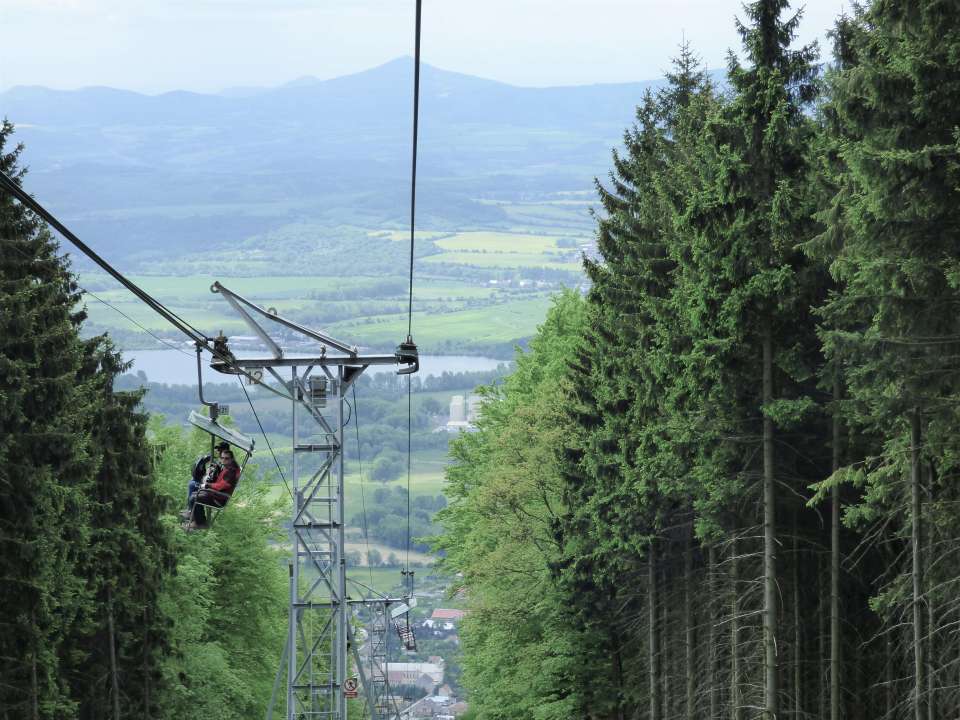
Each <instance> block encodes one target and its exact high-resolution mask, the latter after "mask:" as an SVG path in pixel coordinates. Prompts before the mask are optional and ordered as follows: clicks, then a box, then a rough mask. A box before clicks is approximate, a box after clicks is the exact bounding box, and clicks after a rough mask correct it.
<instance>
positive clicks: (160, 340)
mask: <svg viewBox="0 0 960 720" xmlns="http://www.w3.org/2000/svg"><path fill="white" fill-rule="evenodd" d="M8 247H11V248H13V249H14V250H16V251H17V252H18V253H20V254H21V255H23V257H25V258H26V259H27V260H30V261H33V260H35V258H34V257H32V256H31V255H29V254H28V253H27V252H25V251H24V250H23V249H22V248H19V247H17V246H16V245H15V244H12V245H9V246H8ZM76 286H77V288H78V289H79V290H80V291H81V292H82V293H83V294H84V295H89V296H90V297H92V298H93V299H94V300H96V301H97V302H98V303H100V304H101V305H103V306H105V307H108V308H110V309H111V310H113V311H114V312H115V313H117V314H118V315H120V316H121V317H123V318H126V319H127V320H129V321H130V322H131V323H133V324H134V325H136V326H137V327H138V328H140V329H141V330H143V331H144V332H145V333H146V334H147V335H149V336H150V337H152V338H153V339H154V340H156V341H157V342H158V343H160V344H161V345H166V346H167V347H168V348H170V349H171V350H174V351H176V352H178V353H180V354H181V355H186V356H187V357H191V358H192V357H193V355H192V354H191V353H188V352H187V351H186V350H184V349H183V348H179V347H177V346H176V345H172V344H171V343H169V342H167V341H166V340H164V339H163V338H162V337H160V336H159V335H157V334H155V333H154V332H152V331H151V330H150V329H149V328H147V327H145V326H143V325H141V324H140V323H139V322H137V321H136V320H134V319H133V318H132V317H130V316H129V315H127V314H126V313H125V312H124V311H123V310H121V309H120V308H118V307H117V306H116V305H114V304H113V303H109V302H107V301H106V300H104V299H103V298H102V297H100V296H99V295H97V294H96V293H95V292H93V291H92V290H87V288H85V287H84V286H83V285H81V284H80V283H76Z"/></svg>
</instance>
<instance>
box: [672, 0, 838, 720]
mask: <svg viewBox="0 0 960 720" xmlns="http://www.w3.org/2000/svg"><path fill="white" fill-rule="evenodd" d="M787 9H788V3H787V2H786V0H758V1H757V2H753V3H749V4H747V5H746V6H745V11H746V15H747V24H740V23H738V30H739V32H740V36H741V38H742V41H743V49H744V53H745V56H746V60H747V64H746V65H742V64H741V63H740V62H739V60H738V59H737V58H736V57H735V56H734V55H733V54H731V56H730V62H729V70H728V76H729V80H730V84H731V86H732V91H733V95H732V98H731V100H730V102H729V103H727V104H726V105H725V106H724V107H723V108H722V110H721V111H720V112H719V113H718V114H717V115H716V116H715V117H714V119H713V120H712V121H711V122H710V123H709V124H708V129H707V132H706V133H705V135H704V145H703V154H702V156H701V164H702V167H703V172H704V174H705V176H706V177H705V178H704V183H703V187H704V189H703V191H702V192H700V193H698V194H697V195H695V196H694V197H693V198H692V202H691V203H690V204H689V205H688V207H687V211H686V213H685V215H684V219H683V221H684V223H685V225H686V227H688V228H689V231H690V233H691V246H690V249H689V257H690V262H689V263H688V264H686V265H685V266H684V268H683V270H682V274H683V280H682V282H683V283H684V284H687V283H689V287H688V290H687V291H686V292H685V295H686V296H687V297H689V298H693V299H694V301H693V302H690V303H688V304H687V320H686V322H687V324H688V327H690V328H691V334H692V335H693V351H692V353H691V358H692V359H694V360H695V361H696V362H697V363H698V364H699V365H700V371H699V372H695V373H694V375H695V376H697V375H698V376H699V377H700V378H701V392H700V393H699V396H700V397H701V398H703V400H704V406H703V407H704V412H705V413H706V414H708V415H710V416H712V417H713V418H714V423H715V430H714V435H715V438H716V441H717V442H716V443H715V445H714V448H713V452H714V460H713V461H712V462H711V463H710V466H711V467H712V470H711V472H710V473H709V475H712V476H713V477H714V480H713V481H712V485H713V486H714V487H716V490H714V491H713V492H717V491H719V493H720V495H721V496H720V497H719V498H717V500H716V501H715V502H714V503H713V504H714V505H715V506H716V507H717V508H722V507H724V506H727V507H728V509H731V510H732V509H733V506H732V505H731V504H730V503H729V499H733V498H734V497H736V496H739V495H740V494H741V490H740V489H738V488H737V485H727V486H724V484H721V485H720V486H719V487H717V484H716V479H715V478H716V477H717V475H718V474H719V475H720V476H721V477H723V476H729V475H735V476H736V475H739V476H740V478H741V480H740V482H741V483H744V484H745V487H747V486H754V487H757V486H758V489H759V491H760V492H759V504H760V506H761V507H762V509H763V510H762V523H761V524H762V527H763V532H762V536H763V549H762V585H763V602H762V608H761V609H762V612H761V617H762V620H763V622H762V625H763V634H762V637H763V667H764V674H763V679H762V682H760V683H757V684H758V685H759V686H760V687H762V688H763V698H762V702H760V703H759V704H761V706H762V707H763V708H764V711H763V716H764V717H765V718H767V719H768V720H773V719H774V718H776V717H779V712H780V710H779V707H780V692H779V687H780V680H781V664H782V657H783V655H782V652H781V650H780V649H781V648H782V647H783V646H784V645H785V639H784V638H783V637H782V636H781V633H780V630H779V622H780V618H781V613H780V604H779V599H780V595H779V591H778V583H779V580H780V577H779V574H778V565H779V564H781V563H780V561H778V555H779V552H778V548H779V547H780V541H779V539H778V535H779V533H780V528H779V523H780V521H779V520H778V512H777V511H778V507H780V506H782V505H783V501H782V500H781V499H780V498H778V494H779V493H778V490H777V488H778V482H779V483H782V482H783V481H784V479H786V478H788V477H790V476H799V477H801V478H802V477H804V476H805V475H808V474H809V473H812V472H813V469H812V468H809V467H806V468H803V469H801V468H800V467H798V463H800V464H803V463H802V462H801V461H800V458H802V457H803V454H802V453H795V454H794V453H789V452H788V453H782V452H780V453H778V449H777V437H776V436H777V432H778V429H779V430H780V431H781V432H783V431H787V430H793V431H794V432H796V429H797V428H798V426H800V425H802V424H803V423H804V422H806V421H808V419H809V414H810V411H811V410H812V409H813V408H814V407H815V402H814V399H813V398H812V397H811V393H812V392H813V390H815V388H814V386H813V378H814V372H815V369H816V367H817V365H818V357H817V353H816V347H817V343H816V337H815V335H814V323H813V321H812V317H811V315H810V312H809V308H810V307H811V306H812V305H814V304H815V303H816V302H817V299H818V293H820V292H822V282H821V280H820V279H819V277H818V272H817V270H816V268H815V267H814V266H812V264H811V263H809V262H808V261H807V260H806V258H805V257H804V256H803V255H802V254H801V253H800V252H799V251H798V249H797V245H798V244H799V243H800V242H801V241H802V240H804V239H806V238H807V237H809V235H810V234H811V229H812V226H811V221H810V216H811V213H812V207H811V204H810V198H809V192H808V182H809V170H808V165H807V159H806V155H805V149H806V147H807V145H808V144H809V142H810V140H811V138H812V132H813V130H812V125H811V123H810V122H809V120H808V119H807V118H806V117H805V115H804V111H805V108H806V107H807V106H808V105H809V103H810V102H811V101H812V100H813V98H814V95H815V84H814V77H815V74H816V67H815V65H814V64H813V62H814V60H815V58H816V47H815V46H808V47H804V48H801V49H799V50H792V49H790V44H791V42H792V40H793V38H794V36H795V34H796V31H797V26H798V23H799V19H800V18H799V14H796V15H793V16H791V17H787V18H784V17H782V16H783V15H784V13H785V11H786V10H787ZM801 436H802V435H801ZM751 437H755V438H757V439H758V440H759V442H757V443H756V444H753V443H751V442H743V440H741V439H740V438H744V439H746V438H751ZM726 438H733V440H732V442H731V440H728V439H726ZM791 445H792V444H791ZM708 447H709V446H708ZM778 454H779V455H780V457H778ZM778 475H779V476H780V477H779V478H778ZM754 479H757V480H759V482H758V483H754ZM731 491H732V493H733V494H732V495H731V494H730V493H731ZM724 496H726V499H725V498H724ZM739 502H742V500H740V501H739ZM737 512H740V511H737ZM744 519H746V518H744ZM758 702H759V701H758Z"/></svg>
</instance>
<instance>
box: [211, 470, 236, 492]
mask: <svg viewBox="0 0 960 720" xmlns="http://www.w3.org/2000/svg"><path fill="white" fill-rule="evenodd" d="M239 478H240V467H239V466H237V465H234V466H233V467H232V468H228V467H224V468H222V469H221V470H220V472H219V474H218V475H217V478H216V480H214V481H213V482H212V483H210V484H208V485H207V488H208V489H210V490H216V491H217V492H222V493H226V494H227V495H230V494H231V493H232V492H233V488H234V487H236V485H237V480H238V479H239Z"/></svg>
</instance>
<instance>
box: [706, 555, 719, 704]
mask: <svg viewBox="0 0 960 720" xmlns="http://www.w3.org/2000/svg"><path fill="white" fill-rule="evenodd" d="M716 572H717V550H716V548H715V547H714V546H713V545H711V546H710V549H709V550H708V551H707V583H708V584H707V597H706V607H707V642H708V645H709V647H708V653H709V662H710V672H709V681H708V682H709V683H710V691H709V692H710V720H719V717H720V716H719V715H718V714H717V713H718V711H719V709H720V708H719V698H718V697H717V690H718V688H717V674H718V673H717V631H716V629H715V624H716V620H717V618H716V608H715V606H714V602H713V596H714V594H715V593H716V591H717V586H716Z"/></svg>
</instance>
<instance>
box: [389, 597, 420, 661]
mask: <svg viewBox="0 0 960 720" xmlns="http://www.w3.org/2000/svg"><path fill="white" fill-rule="evenodd" d="M416 606H417V599H416V598H409V599H408V600H407V602H405V603H402V604H400V605H398V606H397V607H395V608H394V609H393V610H391V611H390V619H391V620H393V626H394V627H395V628H396V630H397V635H399V636H400V642H401V643H403V649H404V650H412V651H416V649H417V638H416V636H415V635H414V634H413V626H412V625H410V609H411V608H414V607H416Z"/></svg>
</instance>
